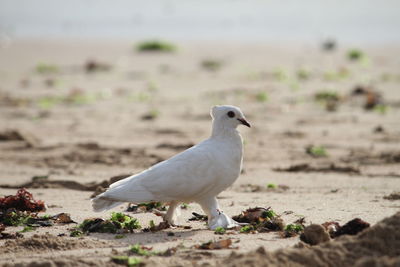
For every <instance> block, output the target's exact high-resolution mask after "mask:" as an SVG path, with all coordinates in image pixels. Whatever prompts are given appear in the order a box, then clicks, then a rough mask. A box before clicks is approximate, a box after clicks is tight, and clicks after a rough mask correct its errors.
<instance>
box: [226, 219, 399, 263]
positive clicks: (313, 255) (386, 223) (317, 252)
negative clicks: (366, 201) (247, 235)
mask: <svg viewBox="0 0 400 267" xmlns="http://www.w3.org/2000/svg"><path fill="white" fill-rule="evenodd" d="M399 229H400V212H398V213H396V214H395V215H393V216H392V217H389V218H386V219H384V220H383V221H381V222H379V223H378V224H376V225H375V226H373V227H371V228H369V229H367V230H365V231H363V232H362V233H360V234H359V235H356V236H342V237H339V238H337V239H336V240H335V241H331V242H326V243H323V244H321V245H320V246H314V247H311V248H310V247H308V246H306V245H305V246H303V247H302V248H293V249H285V250H278V251H276V252H273V253H270V252H266V251H265V250H264V248H262V247H260V248H259V249H258V250H256V251H255V252H250V253H248V254H236V253H232V255H230V256H229V257H228V258H226V259H225V260H223V263H222V264H224V265H228V266H266V265H268V266H378V265H377V264H378V263H379V266H399V265H400V231H399Z"/></svg>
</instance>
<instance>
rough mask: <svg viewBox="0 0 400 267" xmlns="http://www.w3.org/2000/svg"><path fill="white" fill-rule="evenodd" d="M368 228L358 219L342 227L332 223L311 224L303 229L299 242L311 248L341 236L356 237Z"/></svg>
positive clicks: (367, 225) (366, 224)
mask: <svg viewBox="0 0 400 267" xmlns="http://www.w3.org/2000/svg"><path fill="white" fill-rule="evenodd" d="M368 227H369V223H367V222H365V221H363V220H361V219H359V218H355V219H353V220H351V221H349V222H347V223H346V224H344V225H343V226H340V225H339V223H338V222H334V221H331V222H325V223H323V224H311V225H309V226H307V227H306V228H305V229H304V232H303V233H302V234H301V235H300V240H301V241H303V242H305V243H307V244H310V245H312V246H313V245H317V244H319V243H322V242H326V241H329V240H330V239H331V238H337V237H339V236H342V235H356V234H358V233H360V232H362V231H363V230H364V229H366V228H368Z"/></svg>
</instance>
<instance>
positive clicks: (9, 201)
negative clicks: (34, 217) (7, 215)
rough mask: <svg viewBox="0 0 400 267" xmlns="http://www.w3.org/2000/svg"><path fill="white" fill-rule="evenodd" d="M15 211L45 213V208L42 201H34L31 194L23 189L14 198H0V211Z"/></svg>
mask: <svg viewBox="0 0 400 267" xmlns="http://www.w3.org/2000/svg"><path fill="white" fill-rule="evenodd" d="M8 209H15V210H18V211H32V212H39V211H45V210H46V207H45V204H44V202H43V201H41V200H35V199H34V198H33V196H32V194H31V193H29V192H28V191H27V190H26V189H25V188H21V189H19V190H18V192H17V194H16V195H15V196H12V195H10V196H5V197H2V198H0V210H2V211H5V210H8Z"/></svg>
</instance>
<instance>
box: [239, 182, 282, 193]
mask: <svg viewBox="0 0 400 267" xmlns="http://www.w3.org/2000/svg"><path fill="white" fill-rule="evenodd" d="M289 189H290V187H289V186H287V185H283V184H278V185H273V186H268V185H267V186H261V185H255V184H242V185H240V190H239V192H246V193H247V192H249V193H254V192H275V193H283V192H286V191H287V190H289Z"/></svg>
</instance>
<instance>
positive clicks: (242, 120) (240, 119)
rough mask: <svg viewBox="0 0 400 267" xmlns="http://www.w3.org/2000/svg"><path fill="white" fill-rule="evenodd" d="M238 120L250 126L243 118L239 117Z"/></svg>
mask: <svg viewBox="0 0 400 267" xmlns="http://www.w3.org/2000/svg"><path fill="white" fill-rule="evenodd" d="M238 121H240V122H241V123H242V124H243V125H246V126H247V127H249V128H250V127H251V126H250V123H248V122H247V121H246V120H245V119H242V118H239V119H238Z"/></svg>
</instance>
